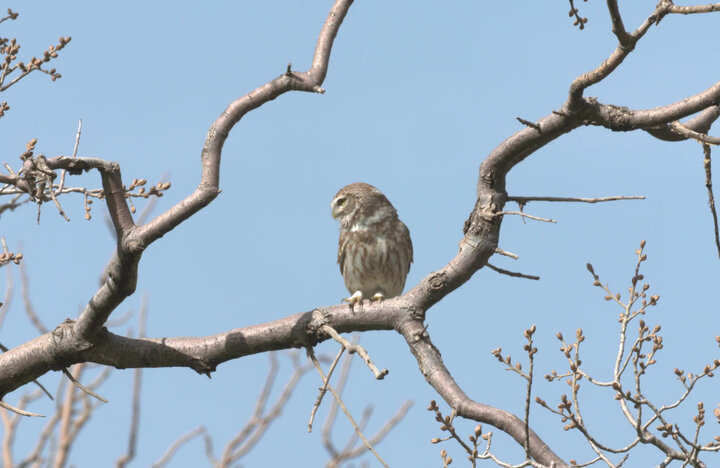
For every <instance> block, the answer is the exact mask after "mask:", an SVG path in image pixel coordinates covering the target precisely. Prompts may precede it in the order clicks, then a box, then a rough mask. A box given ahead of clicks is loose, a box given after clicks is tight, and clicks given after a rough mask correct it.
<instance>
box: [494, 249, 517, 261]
mask: <svg viewBox="0 0 720 468" xmlns="http://www.w3.org/2000/svg"><path fill="white" fill-rule="evenodd" d="M495 253H496V254H499V255H504V256H506V257H510V258H512V259H513V260H517V259H518V258H520V256H519V255H517V254H514V253H512V252H508V251H506V250H503V249H501V248H500V247H495Z"/></svg>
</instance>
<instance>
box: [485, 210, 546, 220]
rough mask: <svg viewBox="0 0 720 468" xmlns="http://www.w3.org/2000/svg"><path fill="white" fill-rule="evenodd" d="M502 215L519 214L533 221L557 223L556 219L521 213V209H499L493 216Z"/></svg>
mask: <svg viewBox="0 0 720 468" xmlns="http://www.w3.org/2000/svg"><path fill="white" fill-rule="evenodd" d="M502 215H517V216H521V217H523V218H528V219H534V220H535V221H544V222H546V223H557V221H555V220H554V219H549V218H541V217H539V216H533V215H529V214H527V213H523V212H522V211H499V212H497V213H495V216H502Z"/></svg>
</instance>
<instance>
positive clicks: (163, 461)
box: [150, 426, 205, 468]
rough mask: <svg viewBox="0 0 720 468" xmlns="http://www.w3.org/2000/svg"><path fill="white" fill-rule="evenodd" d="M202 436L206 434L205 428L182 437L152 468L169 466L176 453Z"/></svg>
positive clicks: (197, 428) (197, 429)
mask: <svg viewBox="0 0 720 468" xmlns="http://www.w3.org/2000/svg"><path fill="white" fill-rule="evenodd" d="M200 434H205V428H204V427H203V426H198V427H196V428H195V429H193V430H192V431H190V432H187V433H185V434H183V435H182V436H180V437H179V438H178V439H177V440H176V441H175V442H173V444H172V445H171V446H170V447H168V449H167V451H166V452H165V453H164V454H163V456H162V457H160V459H159V460H158V461H156V462H155V463H153V464H152V465H151V466H150V468H162V467H163V466H165V465H167V464H168V463H169V462H170V460H171V459H172V457H173V456H174V455H175V452H177V451H178V450H179V449H180V447H182V446H183V445H184V444H186V443H188V442H189V441H190V440H191V439H193V438H195V437H197V436H198V435H200Z"/></svg>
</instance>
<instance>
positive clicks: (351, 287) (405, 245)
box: [338, 213, 412, 298]
mask: <svg viewBox="0 0 720 468" xmlns="http://www.w3.org/2000/svg"><path fill="white" fill-rule="evenodd" d="M411 262H412V242H411V241H410V233H409V231H408V229H407V227H406V226H405V224H403V223H402V221H400V220H399V219H398V218H397V215H395V214H394V213H393V214H392V215H390V216H383V219H380V220H378V221H376V222H374V223H372V224H369V225H367V226H365V225H359V224H354V225H352V227H351V228H350V229H342V230H341V231H340V239H339V245H338V264H339V265H340V271H341V272H342V275H343V278H344V279H345V286H346V287H347V288H348V291H350V292H355V291H362V292H363V295H365V296H366V297H367V296H372V295H374V294H376V293H377V292H381V293H382V294H383V295H384V296H385V297H387V298H390V297H394V296H397V295H399V294H401V293H402V290H403V287H404V286H405V278H406V277H407V274H408V271H409V270H410V263H411Z"/></svg>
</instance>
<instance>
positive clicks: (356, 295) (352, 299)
mask: <svg viewBox="0 0 720 468" xmlns="http://www.w3.org/2000/svg"><path fill="white" fill-rule="evenodd" d="M362 300H363V294H362V291H355V293H354V294H353V295H352V296H350V297H346V298H345V299H343V301H344V302H347V303H349V304H350V307H353V306H354V305H355V304H357V303H358V302H359V303H360V305H361V306H362Z"/></svg>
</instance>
